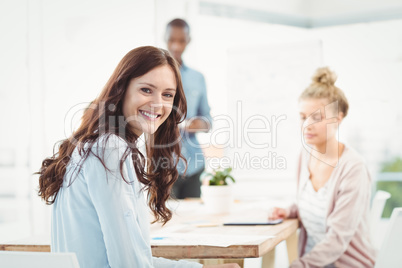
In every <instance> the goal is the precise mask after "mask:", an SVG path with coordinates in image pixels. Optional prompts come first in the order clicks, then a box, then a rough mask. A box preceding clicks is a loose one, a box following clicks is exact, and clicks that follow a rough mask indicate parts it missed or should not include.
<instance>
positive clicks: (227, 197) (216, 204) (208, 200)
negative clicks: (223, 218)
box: [201, 185, 234, 214]
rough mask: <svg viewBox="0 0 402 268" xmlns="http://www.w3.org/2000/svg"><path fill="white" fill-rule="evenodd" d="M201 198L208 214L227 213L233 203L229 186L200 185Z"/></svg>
mask: <svg viewBox="0 0 402 268" xmlns="http://www.w3.org/2000/svg"><path fill="white" fill-rule="evenodd" d="M201 198H202V201H203V202H204V205H205V209H206V211H207V212H208V213H212V214H223V213H229V212H230V210H231V209H232V206H233V202H234V198H233V188H232V186H231V185H223V186H216V185H202V186H201Z"/></svg>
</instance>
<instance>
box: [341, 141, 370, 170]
mask: <svg viewBox="0 0 402 268" xmlns="http://www.w3.org/2000/svg"><path fill="white" fill-rule="evenodd" d="M339 164H340V165H343V166H345V167H353V166H366V160H365V159H364V157H363V156H362V155H361V154H360V153H358V152H357V151H356V150H355V149H354V148H352V147H350V146H348V145H345V147H344V151H343V153H342V155H341V157H340V159H339Z"/></svg>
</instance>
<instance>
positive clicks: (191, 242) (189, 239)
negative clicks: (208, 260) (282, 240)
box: [151, 233, 274, 247]
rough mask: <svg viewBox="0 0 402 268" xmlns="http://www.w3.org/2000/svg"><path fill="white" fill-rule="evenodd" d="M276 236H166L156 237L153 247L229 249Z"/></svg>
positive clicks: (153, 240) (152, 240)
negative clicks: (212, 247) (211, 247)
mask: <svg viewBox="0 0 402 268" xmlns="http://www.w3.org/2000/svg"><path fill="white" fill-rule="evenodd" d="M273 237H274V236H261V235H211V236H206V235H191V234H177V233H175V234H169V235H165V236H154V237H152V239H151V245H155V246H156V245H165V246H214V247H229V246H232V245H243V244H249V243H262V242H264V241H265V240H267V239H269V238H273Z"/></svg>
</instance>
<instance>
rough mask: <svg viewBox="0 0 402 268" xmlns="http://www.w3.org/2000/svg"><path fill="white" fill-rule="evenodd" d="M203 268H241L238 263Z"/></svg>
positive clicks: (204, 267)
mask: <svg viewBox="0 0 402 268" xmlns="http://www.w3.org/2000/svg"><path fill="white" fill-rule="evenodd" d="M203 268H240V265H238V264H237V263H226V264H218V265H204V266H203Z"/></svg>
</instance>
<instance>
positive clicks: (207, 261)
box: [199, 259, 244, 268]
mask: <svg viewBox="0 0 402 268" xmlns="http://www.w3.org/2000/svg"><path fill="white" fill-rule="evenodd" d="M199 262H200V263H201V264H204V265H218V264H225V263H237V264H238V265H239V266H240V267H241V268H243V267H244V259H201V260H199Z"/></svg>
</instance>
